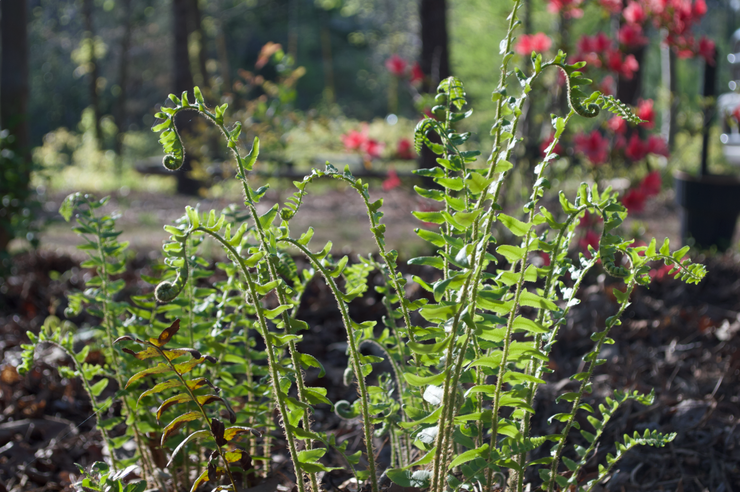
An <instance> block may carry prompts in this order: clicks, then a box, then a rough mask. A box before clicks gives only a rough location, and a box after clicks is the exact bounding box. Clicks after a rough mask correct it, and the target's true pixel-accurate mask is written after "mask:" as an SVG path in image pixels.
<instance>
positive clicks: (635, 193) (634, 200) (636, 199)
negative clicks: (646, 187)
mask: <svg viewBox="0 0 740 492" xmlns="http://www.w3.org/2000/svg"><path fill="white" fill-rule="evenodd" d="M646 198H647V197H646V196H645V192H644V191H642V190H640V189H638V188H632V189H630V190H627V193H625V194H624V196H623V197H622V205H624V206H625V207H627V210H628V211H630V212H642V210H643V209H644V208H645V199H646Z"/></svg>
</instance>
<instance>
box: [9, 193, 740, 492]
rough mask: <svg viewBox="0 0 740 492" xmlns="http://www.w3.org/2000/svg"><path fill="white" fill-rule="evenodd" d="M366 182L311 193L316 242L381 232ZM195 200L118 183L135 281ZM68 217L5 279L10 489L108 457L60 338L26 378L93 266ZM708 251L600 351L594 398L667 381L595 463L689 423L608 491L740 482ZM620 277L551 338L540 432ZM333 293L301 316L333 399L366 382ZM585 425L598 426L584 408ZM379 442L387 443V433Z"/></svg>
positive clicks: (663, 221)
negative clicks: (23, 348)
mask: <svg viewBox="0 0 740 492" xmlns="http://www.w3.org/2000/svg"><path fill="white" fill-rule="evenodd" d="M354 195H355V192H354V191H353V190H351V189H345V190H339V191H326V190H324V191H323V192H322V193H318V194H316V195H312V196H311V197H309V201H308V202H307V203H306V207H307V208H306V209H305V210H302V211H301V214H303V215H300V214H299V216H298V218H297V219H296V223H294V225H293V227H294V228H296V230H298V231H300V230H302V229H305V227H307V226H308V218H309V217H310V218H311V220H312V222H311V223H312V225H314V227H315V228H316V229H317V236H316V239H314V241H315V243H314V244H317V245H318V244H319V243H320V241H321V239H323V238H326V239H329V238H332V239H334V240H335V245H336V246H337V247H338V248H340V249H343V250H345V251H357V249H358V248H359V246H361V245H364V244H367V243H368V241H369V239H370V236H369V234H367V233H365V232H360V233H358V232H355V231H356V228H355V223H356V222H358V221H363V222H364V221H366V217H365V215H364V210H363V209H362V207H361V206H359V205H360V202H358V200H357V197H356V196H354ZM378 196H384V197H385V199H386V202H385V207H384V210H386V217H385V222H386V223H387V224H389V232H388V236H389V242H390V243H391V244H392V245H393V246H394V247H397V248H398V249H399V250H400V251H401V252H402V254H406V255H413V250H414V248H421V243H420V242H419V241H418V239H417V238H416V236H415V235H414V234H409V231H410V230H411V229H412V228H413V227H417V226H418V223H417V222H416V221H415V219H413V218H412V217H409V215H408V212H407V211H408V210H409V209H411V208H413V207H412V205H414V204H415V202H416V199H415V198H413V197H412V195H411V194H409V193H408V192H406V191H404V190H403V189H396V190H392V191H390V192H381V191H378ZM61 198H63V197H61V196H55V197H52V198H51V199H50V202H51V203H49V204H47V205H46V207H47V210H49V211H51V210H55V207H56V208H58V202H59V201H60V200H61ZM285 198H287V196H282V197H278V196H277V194H273V195H268V196H267V198H266V199H265V201H264V202H263V204H261V206H264V208H265V209H267V208H268V207H269V206H271V205H272V202H274V201H276V200H278V199H280V201H282V200H284V199H285ZM231 201H234V200H231ZM187 203H188V201H187V200H186V199H184V198H179V197H161V198H157V197H154V196H148V195H139V194H136V193H131V194H129V195H128V196H125V197H122V196H117V197H115V199H114V200H113V202H112V203H111V210H113V209H118V210H121V211H122V213H123V215H122V217H121V219H120V221H119V226H120V227H121V228H123V229H124V230H126V231H128V232H126V233H124V235H123V236H122V238H121V239H122V240H130V241H131V242H132V246H134V247H135V249H137V250H138V251H139V254H138V255H137V256H136V258H135V259H134V260H133V261H132V262H131V265H130V267H129V269H128V270H127V272H126V274H125V275H124V278H125V279H126V282H127V284H129V285H130V286H132V288H134V289H145V288H151V287H149V286H146V285H145V284H143V283H141V282H139V281H138V280H137V279H138V277H139V275H140V274H141V273H146V272H148V271H149V270H148V268H149V267H148V264H149V262H150V261H151V258H153V257H157V256H158V254H157V253H154V251H156V250H157V249H158V248H159V246H160V245H161V241H162V240H163V239H164V238H165V237H166V233H164V231H162V230H161V224H163V223H167V222H168V221H171V220H173V219H175V218H177V217H178V216H180V215H181V214H182V212H183V209H184V206H185V205H186V204H187ZM201 203H202V205H201V209H202V210H208V209H210V208H216V209H220V208H222V207H223V206H225V205H226V204H227V203H228V201H227V200H211V201H208V200H204V201H202V202H201ZM649 207H652V208H649V209H648V210H647V211H646V212H645V213H644V214H643V215H642V216H640V217H638V219H639V221H640V222H639V223H634V224H635V225H634V226H630V225H628V226H627V227H628V228H630V227H631V228H633V229H636V230H638V232H640V231H639V230H640V229H645V231H644V232H646V233H651V234H654V235H656V236H658V237H664V236H669V237H671V238H672V239H673V240H675V241H678V237H677V236H678V224H677V220H676V215H675V209H674V208H673V207H672V205H671V200H670V196H667V197H666V196H664V197H663V199H662V200H659V201H657V202H655V203H652V204H650V205H649ZM49 214H50V215H51V212H49ZM317 217H318V221H319V224H317V223H316V218H317ZM301 221H303V222H301ZM66 228H67V225H66V224H64V225H61V224H60V225H54V226H53V227H51V228H50V229H49V230H48V232H47V233H46V235H45V236H44V237H43V243H44V244H45V246H44V247H43V248H42V250H41V251H39V252H35V253H26V254H22V255H20V256H18V257H17V258H16V260H15V262H14V266H15V269H14V272H13V274H12V275H9V276H8V277H6V278H5V279H4V280H3V281H2V283H0V364H1V365H0V412H2V413H1V414H0V492H3V491H4V490H8V491H17V492H20V491H39V492H41V491H44V492H45V491H51V490H65V489H66V490H69V483H70V481H72V480H73V479H74V478H75V476H76V475H77V472H76V468H75V466H74V463H75V462H77V463H80V464H83V465H89V464H90V463H92V462H93V461H95V460H100V459H102V458H103V457H104V454H105V452H106V450H105V449H104V446H103V445H102V443H101V439H100V437H99V436H98V435H97V433H96V432H95V430H94V420H93V419H94V415H92V414H91V410H90V405H89V402H88V401H86V397H85V394H84V392H82V391H81V388H80V384H79V383H78V382H76V381H74V380H72V381H69V380H64V379H61V378H60V377H59V375H58V373H57V372H56V370H55V367H56V366H57V365H58V364H63V363H65V362H64V360H63V357H61V354H59V353H58V352H57V351H55V350H53V349H47V350H45V351H44V352H43V353H39V355H38V360H37V362H36V365H35V367H34V370H33V371H31V372H30V373H29V374H28V375H26V376H25V377H20V376H19V375H18V374H17V372H16V370H15V366H16V365H17V364H18V362H19V361H18V357H19V355H18V354H19V344H20V343H23V342H24V340H25V335H24V334H25V332H26V330H32V331H36V330H38V329H39V327H40V326H41V325H42V324H43V322H44V319H45V318H46V316H48V315H49V314H50V313H56V314H57V315H60V316H61V314H62V310H63V307H64V304H65V300H64V296H65V293H66V292H68V291H69V290H70V289H75V288H80V287H81V286H82V282H83V278H84V275H85V271H84V269H81V268H79V266H78V265H79V260H80V257H79V254H78V253H77V252H76V251H75V250H74V248H73V246H74V245H76V244H79V242H78V240H77V239H76V237H75V236H74V235H70V234H68V233H63V231H65V230H66ZM365 234H367V237H365V236H364V235H365ZM337 235H338V238H337ZM51 245H54V247H53V248H52V247H51ZM409 251H411V252H409ZM697 259H698V260H699V261H705V262H706V263H707V268H708V270H709V274H708V275H707V277H706V279H705V280H704V281H703V282H702V283H701V284H700V285H698V286H686V285H684V284H681V283H680V282H677V281H674V280H672V279H670V278H662V279H656V281H655V282H654V284H653V285H652V286H651V288H649V289H645V288H639V289H637V290H636V292H635V294H634V296H633V299H632V305H631V306H630V307H629V309H628V310H627V312H626V315H625V318H624V324H623V325H622V326H621V327H618V328H617V329H616V331H614V332H613V337H614V338H615V339H616V344H614V345H611V346H608V347H607V349H605V352H604V353H602V355H603V356H604V357H605V358H607V359H608V360H609V363H608V364H606V365H605V366H601V367H602V368H603V371H602V372H601V373H600V374H598V375H597V376H596V378H595V384H594V392H593V394H592V396H591V398H592V400H593V401H594V402H595V403H598V402H600V401H602V400H603V398H604V397H606V396H608V395H609V394H610V392H611V389H613V388H617V389H637V390H640V391H643V392H649V391H650V389H651V388H655V391H656V400H655V404H654V405H652V406H650V407H641V406H639V405H638V404H634V405H627V406H626V407H625V408H624V409H623V410H620V412H619V413H618V414H617V415H616V416H615V418H614V419H613V420H612V423H611V424H610V425H609V428H608V431H607V432H606V433H605V437H606V439H605V441H604V442H603V443H602V445H601V447H600V448H599V452H598V457H597V459H596V460H594V461H592V462H591V464H590V468H589V470H588V471H590V472H593V471H595V470H596V464H597V463H598V462H603V461H604V457H605V455H606V453H607V452H612V453H613V452H614V450H613V442H614V439H618V438H620V436H621V435H622V434H624V433H630V434H631V433H633V432H634V431H635V430H639V431H642V430H644V429H646V428H650V429H659V430H660V431H662V432H677V433H678V437H677V438H676V440H675V441H674V442H673V443H672V444H671V445H669V446H667V447H666V448H664V449H657V450H656V449H654V448H644V449H637V450H634V451H632V452H630V454H628V455H627V457H626V458H625V459H624V460H623V461H622V462H621V463H620V465H619V467H618V468H619V470H620V471H619V473H617V474H616V475H615V476H614V477H613V478H612V479H611V480H610V481H609V482H608V483H607V484H606V485H605V490H610V491H622V490H625V491H631V490H635V491H636V490H670V491H679V490H680V491H702V492H703V491H705V490H706V491H712V492H715V491H716V492H729V491H732V490H738V485H737V484H739V483H740V430H738V429H737V423H738V418H740V410H739V409H740V385H739V384H738V383H740V350H738V349H739V348H740V335H739V334H738V331H740V267H738V258H737V257H736V256H734V255H733V254H732V253H728V254H726V255H724V256H715V257H699V258H697ZM421 273H422V274H423V273H424V272H421ZM617 285H618V284H614V283H612V281H611V279H609V278H607V277H604V276H598V275H594V277H593V279H592V281H591V282H590V284H589V286H588V287H585V288H584V290H583V293H582V296H581V298H582V299H583V303H582V304H581V305H580V306H578V308H577V309H575V310H574V311H573V312H572V315H571V316H570V319H569V322H568V325H567V326H566V327H565V329H564V330H563V333H562V338H561V340H560V342H559V343H558V344H557V345H556V346H555V349H554V351H553V358H552V360H553V363H552V368H553V369H554V370H555V372H554V373H553V374H551V375H550V378H549V380H548V381H549V383H548V384H547V385H546V386H545V387H544V388H543V389H542V390H541V391H540V393H539V395H538V399H537V403H536V410H537V415H538V416H541V418H539V420H536V421H535V422H534V425H535V434H547V433H554V432H557V431H558V428H557V427H556V426H554V425H553V426H550V425H548V424H547V422H546V417H547V416H549V415H552V414H553V413H555V412H557V411H560V408H561V407H560V406H559V405H557V404H556V403H555V402H554V396H555V395H556V394H558V393H559V392H561V390H563V389H564V388H566V386H567V385H568V384H573V383H572V382H570V380H569V379H567V378H568V376H569V375H570V374H573V373H574V372H577V370H578V366H579V364H580V363H581V361H580V357H581V356H582V355H583V354H584V353H585V352H586V351H587V350H588V349H589V348H590V342H589V340H588V334H589V333H591V331H592V327H593V326H602V325H603V322H604V318H605V317H606V316H608V315H609V314H610V313H611V312H612V311H613V310H614V309H616V304H615V301H614V297H613V294H612V290H613V288H615V287H616V286H617ZM329 301H330V294H329V292H328V291H327V288H326V286H325V285H324V284H323V283H322V282H319V281H317V282H314V283H313V284H312V285H311V288H310V289H309V292H308V294H307V296H306V298H305V300H304V303H303V304H302V306H301V311H300V312H299V314H298V317H299V318H300V319H305V320H306V321H307V322H309V324H310V325H311V326H313V327H315V328H316V329H315V330H312V331H311V332H309V334H308V335H307V336H306V337H305V340H304V342H303V345H302V347H301V351H303V352H306V353H311V354H313V355H315V356H317V357H318V358H319V359H320V360H322V361H327V362H326V364H325V365H326V369H327V376H326V379H325V380H324V381H314V382H311V384H321V385H324V386H326V387H329V388H335V390H334V391H335V394H334V395H331V394H330V395H329V396H330V397H332V399H339V398H352V397H353V395H354V393H355V392H354V389H352V388H346V387H344V386H343V385H342V383H341V379H342V372H343V370H344V367H345V364H346V363H345V362H344V360H342V357H341V354H342V351H341V350H337V347H335V346H332V344H327V343H326V340H327V339H336V340H337V342H338V343H339V342H341V340H343V338H344V337H343V335H342V332H341V324H340V321H339V319H338V314H337V313H336V312H333V311H332V309H331V308H330V307H328V306H331V303H330V302H329ZM379 305H380V303H379V302H377V299H374V298H372V297H370V298H369V299H367V300H363V301H354V302H353V304H352V309H353V310H354V311H355V312H354V314H353V317H356V319H374V318H377V317H378V316H379V314H380V312H381V309H380V306H379ZM319 325H320V326H319ZM319 329H320V330H321V331H320V333H319ZM312 335H313V336H312ZM317 421H318V422H319V425H321V426H322V427H327V428H336V429H338V432H339V433H341V434H342V435H343V436H344V437H345V438H348V439H352V436H354V435H357V436H358V438H357V439H354V442H356V444H357V445H359V444H360V443H361V439H360V438H359V435H360V432H359V429H360V427H359V425H358V423H357V422H344V421H339V420H338V419H337V418H336V416H334V415H333V414H332V413H330V412H328V411H324V412H321V411H319V413H318V414H317ZM583 424H584V426H585V425H587V424H586V422H585V419H584V422H583ZM377 444H378V446H379V447H382V442H378V443H377ZM274 452H275V457H274V462H275V463H276V466H277V464H278V463H279V462H281V461H284V459H281V458H283V456H282V453H283V452H284V448H282V447H281V446H280V443H279V442H278V443H277V446H276V448H275V451H274ZM381 459H382V455H381ZM283 471H284V470H283ZM280 476H282V477H284V479H283V481H285V480H289V474H286V473H282V475H280ZM285 477H287V478H285ZM346 478H347V477H346V476H343V475H341V474H327V476H325V477H324V483H325V486H326V488H327V490H337V487H340V485H341V484H342V483H343V482H344V481H345V480H346ZM272 483H273V486H274V482H272ZM287 485H289V483H287Z"/></svg>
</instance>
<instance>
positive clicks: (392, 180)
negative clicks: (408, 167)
mask: <svg viewBox="0 0 740 492" xmlns="http://www.w3.org/2000/svg"><path fill="white" fill-rule="evenodd" d="M399 186H401V180H400V179H399V177H398V174H396V170H395V169H389V170H388V177H387V178H386V179H385V181H383V190H384V191H390V190H392V189H393V188H398V187H399Z"/></svg>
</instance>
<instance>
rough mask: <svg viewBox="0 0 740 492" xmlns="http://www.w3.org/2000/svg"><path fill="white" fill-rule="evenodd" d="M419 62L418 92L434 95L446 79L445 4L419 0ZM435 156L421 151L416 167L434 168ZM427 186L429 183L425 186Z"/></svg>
mask: <svg viewBox="0 0 740 492" xmlns="http://www.w3.org/2000/svg"><path fill="white" fill-rule="evenodd" d="M419 20H420V22H421V60H420V61H419V67H420V68H421V70H422V72H424V75H425V77H424V82H423V84H422V90H423V91H424V92H429V93H432V94H433V93H435V92H436V90H437V85H438V84H439V81H440V80H443V79H445V78H447V77H449V76H450V53H449V47H448V41H447V0H421V3H420V4H419ZM436 164H437V156H436V155H434V153H433V152H432V151H431V150H429V149H428V148H427V147H426V146H424V147H423V148H422V151H421V159H420V160H419V167H421V168H431V167H434V166H436ZM426 184H428V185H431V184H432V183H426Z"/></svg>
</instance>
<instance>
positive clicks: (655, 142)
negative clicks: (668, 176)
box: [646, 135, 669, 157]
mask: <svg viewBox="0 0 740 492" xmlns="http://www.w3.org/2000/svg"><path fill="white" fill-rule="evenodd" d="M646 148H647V153H648V154H655V155H662V156H663V157H668V154H669V153H668V145H666V143H665V140H663V138H661V137H660V136H658V135H650V136H649V137H648V140H647V145H646Z"/></svg>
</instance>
